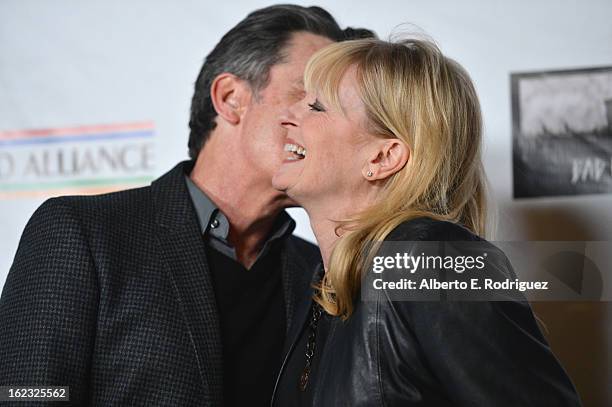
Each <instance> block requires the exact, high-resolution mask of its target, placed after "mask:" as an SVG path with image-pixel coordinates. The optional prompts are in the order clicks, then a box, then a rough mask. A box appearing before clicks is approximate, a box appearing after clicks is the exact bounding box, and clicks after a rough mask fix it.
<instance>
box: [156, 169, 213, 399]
mask: <svg viewBox="0 0 612 407" xmlns="http://www.w3.org/2000/svg"><path fill="white" fill-rule="evenodd" d="M188 165H189V164H188V163H187V162H183V163H180V164H179V165H177V166H176V167H175V168H174V169H172V170H171V171H170V172H168V173H167V174H166V175H164V176H162V177H161V178H160V179H158V180H156V181H155V182H154V183H153V184H152V194H153V200H154V205H155V211H156V222H157V225H158V232H157V239H158V242H159V248H160V251H161V254H162V259H163V262H164V264H163V266H164V267H165V268H166V269H167V270H168V275H169V278H170V279H171V281H172V285H173V288H174V291H175V295H176V297H177V300H178V302H179V304H180V307H181V313H182V314H183V318H184V320H185V323H186V328H187V330H188V332H189V335H190V338H191V342H192V345H193V347H194V352H195V355H196V362H197V365H198V368H199V371H200V376H201V379H202V385H203V386H204V388H205V391H204V394H205V395H206V398H207V400H206V401H207V402H209V403H210V404H212V405H221V404H222V394H223V390H222V385H223V383H222V381H223V361H222V347H221V334H220V327H219V314H218V310H217V304H216V299H215V295H214V286H213V283H212V278H211V275H210V271H209V268H208V263H207V260H206V254H205V250H204V242H203V239H202V235H201V232H200V228H199V225H198V221H197V217H196V214H195V212H194V209H193V206H192V204H191V201H190V198H189V193H188V191H187V187H186V185H185V179H184V177H185V173H186V172H187V171H188V170H189V167H188Z"/></svg>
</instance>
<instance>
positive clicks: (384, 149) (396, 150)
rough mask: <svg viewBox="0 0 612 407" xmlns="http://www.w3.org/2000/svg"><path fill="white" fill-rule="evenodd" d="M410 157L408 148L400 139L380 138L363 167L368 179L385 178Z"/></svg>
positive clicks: (402, 166)
mask: <svg viewBox="0 0 612 407" xmlns="http://www.w3.org/2000/svg"><path fill="white" fill-rule="evenodd" d="M409 159H410V149H409V148H408V146H407V145H406V143H404V142H403V141H402V140H400V139H396V138H393V139H381V141H380V143H378V145H377V148H376V150H375V152H374V154H372V155H371V157H370V159H369V160H368V162H367V163H366V165H365V168H364V169H363V175H364V177H365V178H366V179H367V180H369V181H375V180H383V179H387V178H389V177H390V176H392V175H393V174H395V173H396V172H398V171H399V170H401V169H402V168H404V166H405V165H406V163H407V162H408V160H409Z"/></svg>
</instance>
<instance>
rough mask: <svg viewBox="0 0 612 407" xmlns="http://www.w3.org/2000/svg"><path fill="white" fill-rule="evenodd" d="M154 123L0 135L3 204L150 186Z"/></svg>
mask: <svg viewBox="0 0 612 407" xmlns="http://www.w3.org/2000/svg"><path fill="white" fill-rule="evenodd" d="M154 135H155V134H154V126H153V123H152V122H141V123H124V124H107V125H97V126H78V127H65V128H54V129H39V130H17V131H2V132H0V199H9V198H20V197H30V196H56V195H66V194H96V193H104V192H111V191H116V190H119V189H125V188H130V187H136V186H140V185H145V184H148V183H149V182H150V181H151V180H152V179H153V175H154V161H153V159H154V157H153V153H154V146H155V145H154V142H155V137H154Z"/></svg>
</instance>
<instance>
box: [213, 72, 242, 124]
mask: <svg viewBox="0 0 612 407" xmlns="http://www.w3.org/2000/svg"><path fill="white" fill-rule="evenodd" d="M250 97H251V92H250V88H249V86H248V85H247V84H246V82H244V81H243V80H241V79H240V78H238V77H237V76H236V75H233V74H231V73H227V72H224V73H222V74H220V75H217V77H216V78H215V79H214V80H213V83H212V85H210V99H211V100H212V103H213V106H214V108H215V111H216V112H217V114H218V115H219V117H221V118H222V119H223V120H225V121H226V122H228V123H230V124H234V125H235V124H238V123H240V119H241V118H242V112H243V111H244V107H245V106H246V103H247V100H248V99H249V98H250Z"/></svg>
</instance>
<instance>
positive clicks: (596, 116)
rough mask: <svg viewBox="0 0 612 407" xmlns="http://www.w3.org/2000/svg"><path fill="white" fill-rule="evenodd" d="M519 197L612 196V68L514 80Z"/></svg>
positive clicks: (516, 193)
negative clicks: (608, 194) (609, 194)
mask: <svg viewBox="0 0 612 407" xmlns="http://www.w3.org/2000/svg"><path fill="white" fill-rule="evenodd" d="M511 88H512V137H513V143H512V144H513V165H512V166H513V184H514V185H513V186H514V197H515V198H528V197H541V196H559V195H579V194H599V193H611V192H612V67H599V68H588V69H574V70H562V71H546V72H530V73H515V74H512V75H511Z"/></svg>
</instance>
